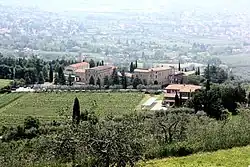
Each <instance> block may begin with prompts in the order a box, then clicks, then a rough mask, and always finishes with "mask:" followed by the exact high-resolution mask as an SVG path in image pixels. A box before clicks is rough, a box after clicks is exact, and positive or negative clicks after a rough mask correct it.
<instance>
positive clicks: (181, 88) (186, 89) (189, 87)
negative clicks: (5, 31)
mask: <svg viewBox="0 0 250 167" xmlns="http://www.w3.org/2000/svg"><path fill="white" fill-rule="evenodd" d="M165 89H166V90H178V91H180V92H194V91H196V90H199V89H201V86H197V85H183V84H173V85H169V86H167V87H166V88H165Z"/></svg>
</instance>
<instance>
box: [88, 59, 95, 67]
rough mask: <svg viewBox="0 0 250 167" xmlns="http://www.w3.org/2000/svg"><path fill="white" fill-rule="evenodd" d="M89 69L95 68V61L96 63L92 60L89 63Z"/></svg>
mask: <svg viewBox="0 0 250 167" xmlns="http://www.w3.org/2000/svg"><path fill="white" fill-rule="evenodd" d="M89 67H90V68H93V67H95V61H94V60H93V59H91V60H90V61H89Z"/></svg>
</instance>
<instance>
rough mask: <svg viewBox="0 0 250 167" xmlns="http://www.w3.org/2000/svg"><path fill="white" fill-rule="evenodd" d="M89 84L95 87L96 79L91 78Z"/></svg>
mask: <svg viewBox="0 0 250 167" xmlns="http://www.w3.org/2000/svg"><path fill="white" fill-rule="evenodd" d="M89 84H90V85H95V79H94V77H93V76H91V77H90V79H89Z"/></svg>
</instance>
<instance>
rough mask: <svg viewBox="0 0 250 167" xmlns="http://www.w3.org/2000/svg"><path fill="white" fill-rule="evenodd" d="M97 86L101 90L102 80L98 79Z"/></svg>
mask: <svg viewBox="0 0 250 167" xmlns="http://www.w3.org/2000/svg"><path fill="white" fill-rule="evenodd" d="M96 85H98V86H99V88H100V89H101V80H100V78H98V79H97V81H96Z"/></svg>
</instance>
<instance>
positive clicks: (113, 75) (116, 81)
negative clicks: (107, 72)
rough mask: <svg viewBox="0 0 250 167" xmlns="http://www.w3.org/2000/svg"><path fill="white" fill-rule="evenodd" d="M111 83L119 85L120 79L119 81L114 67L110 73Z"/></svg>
mask: <svg viewBox="0 0 250 167" xmlns="http://www.w3.org/2000/svg"><path fill="white" fill-rule="evenodd" d="M112 84H113V85H119V84H120V81H119V76H118V73H117V71H116V68H114V69H113V73H112Z"/></svg>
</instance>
